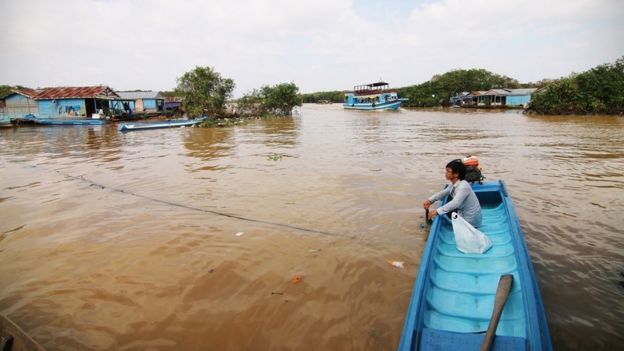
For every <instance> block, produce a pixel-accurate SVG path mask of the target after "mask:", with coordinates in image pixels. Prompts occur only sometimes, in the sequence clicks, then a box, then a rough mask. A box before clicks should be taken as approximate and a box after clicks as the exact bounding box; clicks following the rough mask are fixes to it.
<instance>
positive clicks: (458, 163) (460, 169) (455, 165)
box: [446, 158, 466, 180]
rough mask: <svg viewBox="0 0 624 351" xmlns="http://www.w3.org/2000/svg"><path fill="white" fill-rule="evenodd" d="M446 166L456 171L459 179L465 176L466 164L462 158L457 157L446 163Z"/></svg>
mask: <svg viewBox="0 0 624 351" xmlns="http://www.w3.org/2000/svg"><path fill="white" fill-rule="evenodd" d="M446 168H450V169H451V171H453V173H457V174H458V176H459V179H461V180H464V178H465V177H466V166H465V165H464V163H463V162H462V160H461V159H459V158H458V159H456V160H453V161H451V162H449V163H448V164H447V165H446Z"/></svg>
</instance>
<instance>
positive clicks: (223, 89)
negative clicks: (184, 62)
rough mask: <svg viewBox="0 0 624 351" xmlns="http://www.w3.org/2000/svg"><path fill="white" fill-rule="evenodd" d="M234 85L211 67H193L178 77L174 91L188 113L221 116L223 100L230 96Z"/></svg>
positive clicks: (223, 111) (223, 110)
mask: <svg viewBox="0 0 624 351" xmlns="http://www.w3.org/2000/svg"><path fill="white" fill-rule="evenodd" d="M234 86H235V85H234V81H233V80H232V79H229V78H223V77H221V75H220V74H219V73H218V72H215V71H214V69H212V67H195V69H194V70H192V71H190V72H186V73H184V75H183V76H182V77H180V78H178V86H177V87H176V89H175V91H176V93H177V94H178V96H180V97H181V98H182V108H183V109H184V111H186V112H187V113H188V114H189V115H192V116H204V115H216V116H223V115H224V114H225V102H226V101H227V100H228V99H229V98H231V97H232V91H233V90H234Z"/></svg>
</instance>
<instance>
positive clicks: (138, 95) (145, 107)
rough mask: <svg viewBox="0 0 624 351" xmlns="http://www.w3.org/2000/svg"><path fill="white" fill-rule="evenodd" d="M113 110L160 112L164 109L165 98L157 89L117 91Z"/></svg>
mask: <svg viewBox="0 0 624 351" xmlns="http://www.w3.org/2000/svg"><path fill="white" fill-rule="evenodd" d="M117 94H118V95H119V99H117V100H116V101H115V103H114V108H115V110H124V111H127V110H128V109H130V110H132V112H139V113H143V112H146V113H147V112H160V111H163V110H164V105H165V98H164V97H163V96H162V95H161V94H160V92H157V91H118V92H117ZM119 104H121V105H119Z"/></svg>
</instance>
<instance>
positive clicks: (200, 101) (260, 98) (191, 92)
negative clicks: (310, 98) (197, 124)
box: [174, 67, 303, 127]
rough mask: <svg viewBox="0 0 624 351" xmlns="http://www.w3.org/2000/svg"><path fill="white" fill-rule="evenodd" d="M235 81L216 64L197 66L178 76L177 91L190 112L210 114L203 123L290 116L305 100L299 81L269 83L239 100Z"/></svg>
mask: <svg viewBox="0 0 624 351" xmlns="http://www.w3.org/2000/svg"><path fill="white" fill-rule="evenodd" d="M234 86H235V84H234V81H233V80H232V79H229V78H223V77H221V75H220V74H219V73H218V72H216V71H215V70H214V69H213V68H212V67H196V68H195V69H194V70H192V71H190V72H186V73H184V75H183V76H182V77H180V78H178V86H177V87H176V89H175V91H174V93H175V94H176V95H177V96H179V97H181V98H182V107H183V109H184V111H185V112H186V113H188V114H189V115H190V116H208V117H209V118H208V119H207V120H206V121H204V122H203V123H202V124H201V126H203V127H213V126H234V125H239V124H241V123H244V120H245V118H250V117H268V116H290V115H291V114H292V110H293V108H294V107H295V106H301V104H302V102H303V100H302V98H301V95H300V94H299V87H297V85H295V83H280V84H276V85H272V86H269V85H265V86H263V87H261V88H260V89H254V90H253V91H252V92H251V93H249V94H247V95H245V96H243V97H242V98H240V99H238V100H233V101H228V99H230V98H231V97H232V91H233V90H234Z"/></svg>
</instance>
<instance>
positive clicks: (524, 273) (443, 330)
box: [398, 181, 552, 351]
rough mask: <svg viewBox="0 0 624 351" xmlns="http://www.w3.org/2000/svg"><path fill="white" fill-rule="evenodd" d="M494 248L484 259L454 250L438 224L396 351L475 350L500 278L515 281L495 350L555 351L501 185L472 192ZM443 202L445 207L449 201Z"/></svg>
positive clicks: (439, 221)
mask: <svg viewBox="0 0 624 351" xmlns="http://www.w3.org/2000/svg"><path fill="white" fill-rule="evenodd" d="M473 189H474V191H475V193H476V195H477V197H478V198H479V202H480V203H481V208H482V215H483V223H482V225H481V227H480V228H479V230H481V231H482V232H484V233H485V234H486V235H487V236H488V237H489V239H490V240H491V241H492V244H493V246H492V248H491V249H489V250H488V251H487V252H486V253H484V254H464V253H462V252H460V251H459V250H457V247H456V245H455V239H454V235H453V227H452V224H451V222H450V220H448V219H447V218H446V216H437V217H436V219H435V220H434V222H433V225H432V227H431V231H430V234H429V238H428V240H427V245H426V248H425V251H424V253H423V257H422V260H421V265H420V269H419V272H418V277H417V279H416V284H415V286H414V289H413V291H412V297H411V300H410V304H409V308H408V311H407V315H406V317H405V323H404V326H403V334H402V336H401V341H400V343H399V348H398V349H399V350H401V351H404V350H453V351H461V350H478V349H479V347H480V345H481V343H482V341H483V339H484V335H485V331H486V329H487V328H488V324H489V322H490V317H491V316H492V311H493V308H494V301H495V294H496V291H497V285H498V282H499V278H500V277H501V276H502V275H505V274H511V275H513V283H512V286H511V291H510V292H509V297H508V299H507V301H506V303H505V304H504V309H503V312H502V315H501V317H500V322H499V323H498V327H497V329H496V332H495V337H494V343H493V345H492V350H533V351H534V350H552V342H551V339H550V333H549V330H548V323H547V320H546V314H545V312H544V305H543V301H542V297H541V295H540V291H539V287H538V285H537V281H536V279H535V273H534V271H533V266H532V264H531V259H530V257H529V253H528V250H527V246H526V243H525V241H524V234H523V233H522V230H521V228H520V224H519V223H518V218H517V216H516V212H515V209H514V206H513V204H512V202H511V199H510V197H509V196H508V194H507V191H506V189H505V184H504V183H503V182H502V181H498V182H488V183H485V184H475V185H473ZM445 201H446V200H445Z"/></svg>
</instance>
